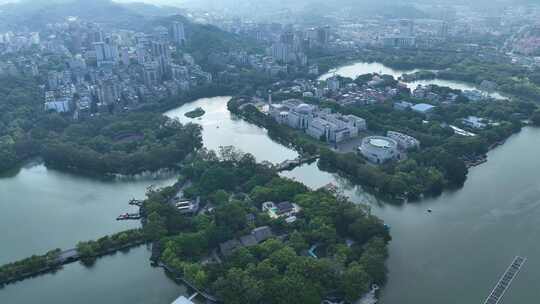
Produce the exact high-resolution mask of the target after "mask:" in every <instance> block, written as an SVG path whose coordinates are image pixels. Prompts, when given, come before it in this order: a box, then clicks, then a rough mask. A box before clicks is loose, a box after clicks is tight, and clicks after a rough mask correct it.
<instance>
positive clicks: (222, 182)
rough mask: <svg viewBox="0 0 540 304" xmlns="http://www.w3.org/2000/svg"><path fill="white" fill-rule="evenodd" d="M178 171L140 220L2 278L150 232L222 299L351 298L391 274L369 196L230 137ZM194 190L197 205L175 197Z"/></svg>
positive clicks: (179, 270) (166, 253)
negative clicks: (339, 189)
mask: <svg viewBox="0 0 540 304" xmlns="http://www.w3.org/2000/svg"><path fill="white" fill-rule="evenodd" d="M181 174H182V175H181V178H180V180H179V182H178V183H177V184H175V185H174V186H170V187H165V188H163V189H157V190H154V189H151V190H149V191H148V192H147V198H146V200H144V201H143V202H142V207H141V211H144V214H145V215H147V216H146V217H145V218H144V221H143V223H144V225H143V229H134V230H128V231H124V232H120V233H117V234H114V235H112V236H105V237H103V238H100V239H98V240H96V241H88V242H80V243H79V244H77V247H76V248H75V249H72V250H68V251H64V252H62V251H61V250H60V249H56V250H54V251H51V252H49V253H47V254H46V255H43V256H39V257H38V256H34V257H31V258H28V259H25V260H22V261H19V262H15V263H11V264H7V265H4V266H1V267H0V284H6V283H10V282H14V281H17V280H21V279H24V278H26V277H28V276H33V275H38V274H41V273H44V272H47V271H54V270H57V269H59V268H60V267H61V265H62V264H67V263H69V262H73V261H76V260H81V261H82V262H83V263H84V264H85V265H87V266H91V265H92V264H93V263H94V262H95V260H96V258H97V257H99V256H102V255H106V254H111V253H114V252H116V251H118V250H123V249H127V248H130V247H134V246H137V245H140V244H143V243H146V242H150V241H153V242H154V248H155V249H156V248H157V250H155V251H157V252H156V253H155V256H156V257H155V260H159V264H161V265H162V266H164V267H165V268H166V269H167V270H169V271H171V272H172V273H173V274H174V275H176V276H178V277H179V279H181V280H183V281H184V282H187V283H188V284H189V285H190V286H192V287H194V288H197V289H198V290H201V291H204V292H205V293H207V294H209V295H215V298H216V299H218V300H219V301H223V302H225V303H261V302H264V303H283V304H285V303H293V302H295V301H300V302H301V303H315V302H318V301H320V299H324V298H332V299H345V300H347V301H354V300H356V299H358V298H360V297H361V296H363V295H364V294H366V293H367V292H369V291H370V289H371V288H372V286H373V284H384V282H385V281H386V275H387V270H386V266H385V260H386V258H387V256H388V252H387V244H388V242H389V241H390V239H391V238H390V235H389V228H388V227H387V226H386V225H384V224H383V222H382V221H381V220H380V219H378V218H377V217H375V216H373V215H371V213H370V211H369V208H368V207H367V206H363V205H356V204H353V203H352V202H350V201H348V200H347V199H346V198H344V197H343V196H341V195H339V193H336V192H335V190H333V189H330V188H321V189H319V190H315V191H313V190H309V189H308V188H307V187H306V186H304V185H303V184H301V183H299V182H296V181H293V180H289V179H286V178H283V177H280V176H279V175H278V174H277V173H276V171H275V170H274V169H273V168H272V167H268V166H267V165H264V164H260V163H257V162H256V161H255V159H254V157H253V156H252V155H250V154H244V153H242V152H240V151H237V150H236V149H235V148H233V147H223V148H221V150H220V152H219V153H218V154H217V153H215V152H213V151H206V150H202V151H200V152H199V153H197V154H196V156H193V158H191V159H190V160H189V162H185V163H184V164H183V166H182V169H181ZM179 193H180V194H181V195H182V196H183V198H179V197H178V195H179ZM195 198H197V201H200V202H201V205H200V208H201V212H199V213H197V214H196V215H190V214H186V213H184V212H182V211H181V210H180V209H179V208H178V207H177V205H176V204H177V202H178V200H179V199H180V200H182V199H184V200H185V199H188V200H189V199H195ZM269 202H272V203H275V204H276V207H273V208H267V206H268V204H269ZM284 206H294V207H293V208H292V209H286V210H284V211H283V210H281V209H282V208H286V207H284ZM278 291H279V292H278Z"/></svg>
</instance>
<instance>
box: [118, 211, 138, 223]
mask: <svg viewBox="0 0 540 304" xmlns="http://www.w3.org/2000/svg"><path fill="white" fill-rule="evenodd" d="M141 218H142V215H141V214H140V213H124V214H120V215H119V216H118V217H117V218H116V220H117V221H128V220H140V219H141Z"/></svg>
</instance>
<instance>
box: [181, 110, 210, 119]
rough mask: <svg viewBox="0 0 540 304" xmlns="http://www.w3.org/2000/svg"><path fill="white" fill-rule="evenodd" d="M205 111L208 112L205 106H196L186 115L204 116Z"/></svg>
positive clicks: (193, 116) (192, 116) (190, 116)
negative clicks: (204, 108)
mask: <svg viewBox="0 0 540 304" xmlns="http://www.w3.org/2000/svg"><path fill="white" fill-rule="evenodd" d="M205 113H206V112H205V111H204V110H203V108H196V109H195V110H193V111H189V112H186V114H184V115H185V116H186V117H189V118H197V117H202V116H203V115H204V114H205Z"/></svg>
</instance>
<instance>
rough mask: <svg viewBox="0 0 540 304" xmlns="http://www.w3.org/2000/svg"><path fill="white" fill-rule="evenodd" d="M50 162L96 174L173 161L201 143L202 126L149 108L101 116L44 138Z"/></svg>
mask: <svg viewBox="0 0 540 304" xmlns="http://www.w3.org/2000/svg"><path fill="white" fill-rule="evenodd" d="M43 142H44V145H43V149H42V154H41V155H42V157H43V158H44V160H45V162H46V164H47V165H49V166H53V167H56V168H61V169H65V170H73V171H80V172H87V173H98V174H114V173H120V174H135V173H138V172H141V171H147V170H148V171H153V170H157V169H160V168H165V167H170V166H172V165H174V164H176V163H178V162H180V161H182V160H183V159H184V158H185V157H186V156H187V155H188V154H189V153H191V152H193V151H195V150H197V149H199V148H201V147H202V140H201V131H200V126H197V125H192V124H188V125H185V126H184V125H182V124H181V123H180V122H178V121H175V120H172V119H169V118H167V117H165V116H163V115H161V114H153V113H148V112H142V113H130V114H119V115H115V116H100V117H96V118H94V119H90V120H87V121H82V122H78V123H72V124H69V126H67V127H65V128H63V129H62V130H61V132H59V133H56V134H55V133H53V134H51V132H49V134H46V136H45V138H44V141H43Z"/></svg>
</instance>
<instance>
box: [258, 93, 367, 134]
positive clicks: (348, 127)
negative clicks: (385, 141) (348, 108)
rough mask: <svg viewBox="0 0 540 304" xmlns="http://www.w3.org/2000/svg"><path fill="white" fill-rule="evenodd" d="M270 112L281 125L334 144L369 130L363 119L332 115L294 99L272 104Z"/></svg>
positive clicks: (326, 110) (325, 110) (328, 111)
mask: <svg viewBox="0 0 540 304" xmlns="http://www.w3.org/2000/svg"><path fill="white" fill-rule="evenodd" d="M268 112H269V115H270V116H271V117H272V118H273V119H274V120H276V121H277V122H278V123H280V124H286V125H288V126H289V127H291V128H295V129H300V130H303V131H305V132H306V133H307V134H308V135H310V136H312V137H314V138H316V139H321V140H325V141H327V142H332V143H339V142H342V141H344V140H346V139H349V138H354V137H357V136H358V133H359V132H360V131H364V130H366V129H367V123H366V121H365V120H364V119H363V118H360V117H357V116H354V115H341V114H339V113H332V112H331V111H330V109H322V110H320V109H319V108H318V107H316V106H313V105H308V104H305V103H301V102H300V101H298V100H294V99H292V100H286V101H284V102H282V103H281V104H271V105H270V107H269V111H268Z"/></svg>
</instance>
